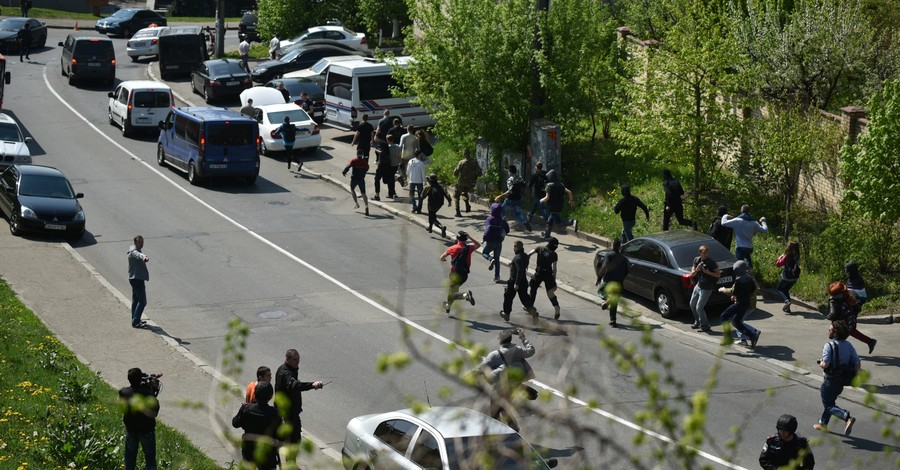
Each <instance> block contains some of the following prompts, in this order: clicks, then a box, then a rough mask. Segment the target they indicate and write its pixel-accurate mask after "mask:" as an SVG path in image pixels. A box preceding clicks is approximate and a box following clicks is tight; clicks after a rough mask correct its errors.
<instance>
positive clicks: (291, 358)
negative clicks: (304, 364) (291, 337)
mask: <svg viewBox="0 0 900 470" xmlns="http://www.w3.org/2000/svg"><path fill="white" fill-rule="evenodd" d="M299 371H300V353H299V352H297V350H296V349H288V350H287V352H286V353H284V364H282V365H280V366H279V367H278V370H277V371H276V372H275V393H283V394H285V395H286V396H287V397H288V399H290V400H291V408H290V410H288V414H287V416H285V418H284V423H285V424H290V425H291V429H290V434H289V435H288V436H287V437H286V438H285V439H284V441H285V442H287V443H290V444H296V443H298V442H300V413H302V412H303V395H302V392H305V391H307V390H319V389H320V388H322V387H323V386H324V385H325V384H323V383H322V381H321V380H317V381H315V382H301V381H300V380H299V379H298V377H299V375H298V372H299Z"/></svg>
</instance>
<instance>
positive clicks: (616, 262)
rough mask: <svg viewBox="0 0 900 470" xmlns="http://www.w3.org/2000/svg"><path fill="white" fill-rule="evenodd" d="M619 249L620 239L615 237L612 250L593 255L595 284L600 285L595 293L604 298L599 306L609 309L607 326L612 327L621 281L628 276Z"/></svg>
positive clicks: (620, 290)
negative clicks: (595, 275) (601, 254)
mask: <svg viewBox="0 0 900 470" xmlns="http://www.w3.org/2000/svg"><path fill="white" fill-rule="evenodd" d="M621 249H622V241H621V240H619V239H618V238H617V239H615V240H613V244H612V251H608V252H606V253H604V254H603V256H595V257H594V272H595V273H596V274H597V282H596V284H595V285H597V286H600V287H599V289H598V290H597V293H598V294H600V297H602V298H603V300H604V302H603V305H601V306H600V308H602V309H603V310H606V309H609V326H611V327H613V328H615V327H616V326H617V325H616V313H617V312H618V310H619V296H620V294H621V292H622V283H623V282H625V278H626V277H627V276H628V258H626V257H625V255H623V254H622V253H621V252H620V251H621ZM598 255H599V253H598Z"/></svg>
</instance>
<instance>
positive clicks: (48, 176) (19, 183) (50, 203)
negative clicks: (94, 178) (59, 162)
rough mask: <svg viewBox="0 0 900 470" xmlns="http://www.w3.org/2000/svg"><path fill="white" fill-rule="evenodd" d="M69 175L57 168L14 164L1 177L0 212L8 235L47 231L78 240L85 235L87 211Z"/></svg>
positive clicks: (82, 195) (81, 195)
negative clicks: (6, 225) (82, 205)
mask: <svg viewBox="0 0 900 470" xmlns="http://www.w3.org/2000/svg"><path fill="white" fill-rule="evenodd" d="M83 197H84V194H81V193H76V192H75V190H74V189H73V188H72V183H70V182H69V180H68V178H66V175H64V174H62V172H61V171H59V170H57V169H56V168H51V167H49V166H38V165H13V166H11V167H9V168H7V169H6V170H5V171H4V172H3V173H2V174H0V211H2V212H3V215H4V216H6V220H7V221H8V222H9V232H10V233H12V234H13V235H16V236H18V235H22V234H23V233H25V232H45V233H53V234H59V235H63V236H65V237H67V238H72V239H78V238H81V236H82V235H84V222H85V221H84V209H83V208H82V207H81V204H80V203H79V202H78V200H79V199H81V198H83Z"/></svg>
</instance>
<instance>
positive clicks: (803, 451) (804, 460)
mask: <svg viewBox="0 0 900 470" xmlns="http://www.w3.org/2000/svg"><path fill="white" fill-rule="evenodd" d="M775 429H776V430H777V431H778V432H776V433H775V434H773V435H771V436H769V438H768V439H766V443H765V444H764V445H763V450H762V453H760V454H759V465H760V466H761V467H762V468H763V470H776V469H778V468H783V467H785V466H787V465H790V464H791V463H794V464H795V465H796V466H794V467H791V468H795V469H797V470H810V469H812V468H813V467H815V465H816V459H815V458H814V457H813V453H812V449H810V448H809V441H808V440H807V439H806V438H805V437H803V436H798V435H797V434H796V432H797V418H795V417H793V416H791V415H781V417H780V418H778V422H777V423H775Z"/></svg>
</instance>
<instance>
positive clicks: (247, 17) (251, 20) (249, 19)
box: [241, 13, 259, 23]
mask: <svg viewBox="0 0 900 470" xmlns="http://www.w3.org/2000/svg"><path fill="white" fill-rule="evenodd" d="M257 21H259V19H258V18H257V17H256V15H251V14H249V13H247V14H245V15H244V16H242V17H241V23H256V22H257Z"/></svg>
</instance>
